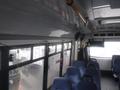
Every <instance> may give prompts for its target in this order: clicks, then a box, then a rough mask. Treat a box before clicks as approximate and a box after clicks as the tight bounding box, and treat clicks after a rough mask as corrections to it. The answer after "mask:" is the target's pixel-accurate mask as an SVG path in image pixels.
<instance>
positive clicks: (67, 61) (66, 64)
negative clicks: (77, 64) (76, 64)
mask: <svg viewBox="0 0 120 90" xmlns="http://www.w3.org/2000/svg"><path fill="white" fill-rule="evenodd" d="M69 64H70V50H67V51H64V55H63V71H62V74H63V75H64V74H65V72H66V70H67V68H68V67H69Z"/></svg>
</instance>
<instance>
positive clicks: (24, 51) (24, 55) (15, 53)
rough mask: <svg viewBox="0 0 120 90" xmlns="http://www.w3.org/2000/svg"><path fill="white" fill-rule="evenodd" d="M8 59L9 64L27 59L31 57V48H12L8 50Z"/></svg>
mask: <svg viewBox="0 0 120 90" xmlns="http://www.w3.org/2000/svg"><path fill="white" fill-rule="evenodd" d="M9 54H10V57H11V58H10V60H9V65H14V64H18V63H21V62H24V61H28V60H30V58H31V48H20V49H12V50H10V51H9Z"/></svg>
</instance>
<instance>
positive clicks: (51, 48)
mask: <svg viewBox="0 0 120 90" xmlns="http://www.w3.org/2000/svg"><path fill="white" fill-rule="evenodd" d="M53 53H55V45H52V46H49V54H53Z"/></svg>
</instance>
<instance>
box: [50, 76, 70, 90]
mask: <svg viewBox="0 0 120 90" xmlns="http://www.w3.org/2000/svg"><path fill="white" fill-rule="evenodd" d="M51 90H71V85H70V83H69V81H68V79H66V78H64V77H58V78H55V79H54V82H53V85H52V88H51Z"/></svg>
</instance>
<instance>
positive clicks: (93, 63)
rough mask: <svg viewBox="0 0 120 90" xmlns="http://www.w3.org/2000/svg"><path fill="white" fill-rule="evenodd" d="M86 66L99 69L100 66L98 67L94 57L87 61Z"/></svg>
mask: <svg viewBox="0 0 120 90" xmlns="http://www.w3.org/2000/svg"><path fill="white" fill-rule="evenodd" d="M87 66H88V67H89V66H94V67H95V68H96V69H98V70H100V67H99V64H98V62H97V60H96V59H91V60H90V61H89V62H88V65H87Z"/></svg>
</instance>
